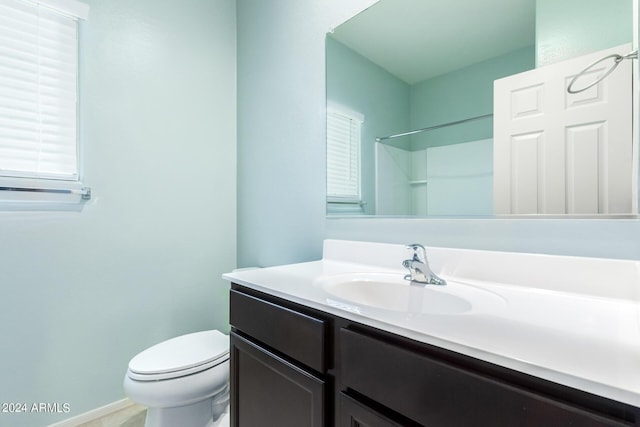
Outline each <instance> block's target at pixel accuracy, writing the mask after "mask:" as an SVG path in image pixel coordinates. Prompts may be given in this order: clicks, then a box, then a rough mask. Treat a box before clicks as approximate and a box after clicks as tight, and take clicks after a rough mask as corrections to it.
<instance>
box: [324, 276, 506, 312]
mask: <svg viewBox="0 0 640 427" xmlns="http://www.w3.org/2000/svg"><path fill="white" fill-rule="evenodd" d="M316 286H319V287H321V288H322V289H323V290H324V291H325V292H327V293H328V294H330V295H331V296H332V297H335V298H338V299H339V300H342V301H345V302H347V303H348V305H345V306H344V307H345V308H347V309H349V308H350V309H351V310H354V309H357V308H358V307H361V306H366V307H375V308H379V309H384V310H390V311H398V312H406V313H424V314H461V313H466V312H470V311H471V310H472V309H474V308H478V307H477V305H478V304H484V303H486V302H487V299H490V300H492V302H494V303H495V302H504V300H502V299H501V298H500V297H499V296H497V295H495V294H493V293H491V292H486V291H482V290H481V289H479V288H477V287H475V286H470V285H466V284H462V283H459V282H451V283H449V284H448V285H446V286H436V285H419V284H415V283H413V284H412V283H411V282H410V281H408V280H405V279H404V278H403V275H402V274H391V273H347V274H337V275H331V276H325V277H321V278H319V279H318V280H317V281H316ZM334 302H335V301H334ZM334 305H336V304H334Z"/></svg>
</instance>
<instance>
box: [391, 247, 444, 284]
mask: <svg viewBox="0 0 640 427" xmlns="http://www.w3.org/2000/svg"><path fill="white" fill-rule="evenodd" d="M406 248H407V249H408V250H410V251H411V252H412V257H411V259H405V260H404V261H403V262H402V266H403V267H404V268H406V269H408V270H409V274H407V275H406V276H404V279H405V280H410V281H411V282H415V283H419V284H426V285H439V286H443V285H446V284H447V282H446V280H444V279H442V278H440V277H438V275H437V274H435V273H434V272H433V271H431V268H430V267H429V263H428V261H427V253H426V250H425V249H424V246H422V245H420V244H418V243H412V244H410V245H407V246H406Z"/></svg>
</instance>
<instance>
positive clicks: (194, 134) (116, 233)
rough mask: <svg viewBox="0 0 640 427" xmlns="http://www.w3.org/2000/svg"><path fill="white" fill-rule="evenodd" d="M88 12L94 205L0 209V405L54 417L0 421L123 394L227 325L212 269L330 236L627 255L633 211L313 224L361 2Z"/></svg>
mask: <svg viewBox="0 0 640 427" xmlns="http://www.w3.org/2000/svg"><path fill="white" fill-rule="evenodd" d="M85 3H87V4H88V5H89V6H90V12H89V18H88V20H87V21H86V22H83V23H81V31H80V34H81V36H80V52H81V55H80V82H81V84H80V105H81V107H80V123H81V125H80V135H81V140H82V144H83V146H82V166H83V181H84V183H85V184H86V185H88V186H90V187H91V188H92V199H91V201H89V202H88V203H86V205H85V206H84V207H83V209H82V210H81V211H74V212H68V211H37V210H33V211H27V212H22V211H11V210H5V211H2V212H0V241H1V242H2V243H3V244H2V246H1V248H0V254H1V256H0V259H2V262H1V264H0V265H1V274H0V277H1V281H2V287H1V288H0V289H1V290H2V296H1V298H0V313H2V314H1V316H2V317H1V320H2V322H1V325H2V326H0V328H2V331H1V336H2V337H3V339H2V344H0V354H2V358H1V360H2V362H3V364H2V368H0V382H1V384H2V385H1V386H0V402H27V403H29V404H31V403H39V402H43V403H51V404H53V403H58V404H59V405H60V406H59V408H60V411H59V412H57V411H49V412H39V413H29V414H24V413H23V414H19V413H14V414H4V413H3V414H0V425H1V426H4V425H7V426H18V427H21V426H43V425H48V424H51V423H54V422H58V421H62V420H65V419H68V418H72V417H75V416H78V415H81V414H83V413H86V412H88V411H92V410H94V409H96V408H100V407H104V406H105V405H109V404H112V403H113V402H117V401H120V400H121V399H123V398H124V397H125V396H124V393H123V390H122V376H123V373H124V372H123V370H124V369H125V368H126V365H127V363H128V361H129V360H130V359H131V357H132V356H133V355H134V354H136V353H137V352H139V351H141V350H143V349H145V348H147V347H149V346H151V345H152V344H154V343H157V342H159V341H162V340H165V339H168V338H170V337H174V336H177V335H181V334H185V333H188V332H193V331H198V330H203V329H212V328H216V329H220V330H222V331H225V332H227V331H228V330H229V320H228V318H229V309H228V304H229V297H228V289H229V284H228V282H226V281H224V280H222V279H221V275H222V274H223V273H225V272H229V271H231V270H232V269H234V268H236V267H250V266H261V267H267V266H273V265H280V264H289V263H295V262H302V261H309V260H315V259H319V258H320V257H321V256H322V242H323V240H324V239H327V238H332V239H348V240H364V241H377V242H389V243H407V242H412V241H418V242H421V243H423V244H424V245H426V246H440V247H453V248H468V249H487V250H499V251H510V252H532V253H546V254H553V255H575V256H585V257H603V258H620V259H639V258H640V243H639V241H638V236H640V222H638V220H637V219H635V218H627V219H562V218H549V219H536V220H531V219H473V218H469V219H450V218H439V219H409V218H405V219H402V218H382V217H376V218H341V217H327V215H326V199H325V163H324V160H323V159H324V158H325V99H326V96H325V95H326V94H325V35H326V33H327V31H328V30H329V29H331V28H333V27H335V26H337V25H339V24H341V23H342V22H344V21H345V20H347V19H348V18H350V17H352V16H353V15H355V14H357V13H358V12H360V11H361V10H363V9H365V8H366V7H368V6H369V5H371V4H372V3H374V2H373V1H372V0H358V1H350V2H343V1H339V0H312V1H304V2H301V1H298V0H270V1H260V0H237V1H232V0H188V1H181V2H177V1H151V0H137V1H135V2H131V1H124V0H116V1H108V2H106V1H98V0H86V1H85ZM634 13H635V14H634V17H636V18H635V20H636V21H637V11H635V12H634ZM127 153H129V154H131V156H128V154H127ZM65 404H67V406H64V405H65ZM66 408H68V411H66V412H65V409H66Z"/></svg>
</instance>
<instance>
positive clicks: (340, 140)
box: [327, 108, 363, 203]
mask: <svg viewBox="0 0 640 427" xmlns="http://www.w3.org/2000/svg"><path fill="white" fill-rule="evenodd" d="M362 122H363V118H362V116H361V115H359V114H358V113H352V112H348V111H341V110H337V109H334V108H328V109H327V200H328V201H330V202H347V203H349V202H350V203H357V202H360V129H361V127H362Z"/></svg>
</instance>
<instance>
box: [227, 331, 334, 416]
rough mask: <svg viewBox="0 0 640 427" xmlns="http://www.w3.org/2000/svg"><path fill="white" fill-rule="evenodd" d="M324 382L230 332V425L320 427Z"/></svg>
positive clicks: (322, 414) (322, 413) (322, 411)
mask: <svg viewBox="0 0 640 427" xmlns="http://www.w3.org/2000/svg"><path fill="white" fill-rule="evenodd" d="M324 396H325V386H324V381H322V380H321V379H319V378H317V377H315V376H313V375H311V374H310V373H308V372H306V371H304V370H302V369H300V368H299V367H297V366H295V365H293V364H291V363H289V362H288V361H286V360H284V359H282V358H280V357H278V356H276V355H274V354H273V353H271V352H269V351H267V350H265V349H263V348H261V347H260V346H258V345H256V344H254V343H252V342H251V341H248V340H247V339H245V338H243V337H241V336H239V335H237V334H236V333H234V332H232V333H231V425H232V426H234V427H265V426H278V427H321V426H323V425H324V417H325V414H324Z"/></svg>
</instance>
